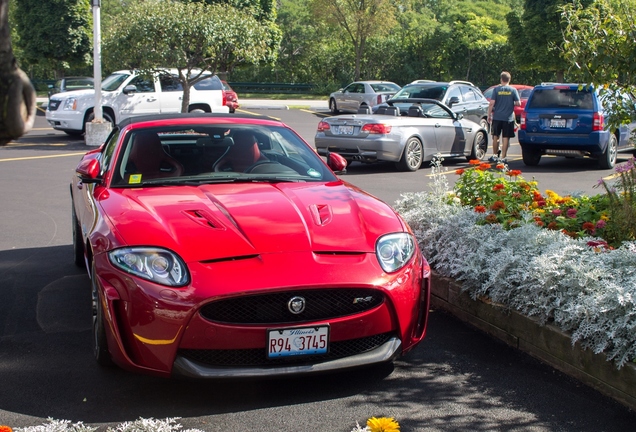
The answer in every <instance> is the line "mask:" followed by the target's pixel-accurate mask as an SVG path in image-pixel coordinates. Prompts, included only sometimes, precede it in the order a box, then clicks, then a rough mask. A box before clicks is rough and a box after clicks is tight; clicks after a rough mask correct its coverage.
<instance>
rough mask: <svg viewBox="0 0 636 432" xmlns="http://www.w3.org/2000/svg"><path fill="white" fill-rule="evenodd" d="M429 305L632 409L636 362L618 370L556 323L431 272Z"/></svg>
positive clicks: (634, 406) (635, 395)
mask: <svg viewBox="0 0 636 432" xmlns="http://www.w3.org/2000/svg"><path fill="white" fill-rule="evenodd" d="M433 277H434V283H432V284H431V305H432V306H433V307H436V308H439V309H443V310H445V311H447V312H450V313H451V314H452V315H454V316H455V317H457V318H458V319H460V320H462V321H464V322H466V323H468V324H470V325H472V326H474V327H476V328H478V329H479V330H482V331H484V332H486V333H488V334H489V335H491V336H493V337H495V338H497V339H499V340H501V341H503V342H504V343H506V344H507V345H510V346H512V347H513V348H516V349H518V350H521V351H523V352H525V353H527V354H529V355H531V356H532V357H534V358H536V359H538V360H540V361H541V362H543V363H546V364H548V365H550V366H552V367H554V368H555V369H557V370H559V371H561V372H563V373H565V374H566V375H569V376H570V377H572V378H574V379H577V380H578V381H580V382H582V383H584V384H586V385H588V386H590V387H592V388H594V389H596V390H598V391H599V392H601V393H603V394H604V395H606V396H608V397H610V398H612V399H614V400H616V401H618V402H620V403H621V404H623V405H625V406H626V407H627V408H629V409H631V410H634V411H636V363H633V362H632V363H627V364H625V366H623V367H622V368H621V369H617V368H616V366H615V365H614V363H612V362H611V361H608V360H607V359H606V357H605V355H603V354H594V352H592V351H591V350H589V349H586V350H584V349H582V348H581V346H580V344H578V343H577V344H575V345H574V346H573V345H572V343H571V337H570V335H569V334H568V333H566V332H564V331H562V330H561V329H559V328H558V327H556V326H553V325H550V324H547V325H541V324H540V323H539V321H538V320H536V319H534V318H531V317H527V316H525V315H522V314H520V313H518V312H515V311H512V310H510V309H508V308H507V307H505V306H504V305H499V304H495V303H492V302H489V301H488V299H478V300H473V299H471V298H470V296H469V295H468V294H467V293H465V292H462V289H461V288H462V286H461V284H460V283H458V282H456V281H455V280H454V279H451V278H446V277H443V276H439V275H437V274H435V273H434V274H433Z"/></svg>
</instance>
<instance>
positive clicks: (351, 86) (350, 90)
mask: <svg viewBox="0 0 636 432" xmlns="http://www.w3.org/2000/svg"><path fill="white" fill-rule="evenodd" d="M355 89H356V85H355V84H349V85H348V86H346V87H345V88H344V90H343V91H342V92H343V93H353V92H355V91H356V90H355Z"/></svg>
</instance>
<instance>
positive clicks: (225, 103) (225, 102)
mask: <svg viewBox="0 0 636 432" xmlns="http://www.w3.org/2000/svg"><path fill="white" fill-rule="evenodd" d="M223 105H227V95H226V94H225V92H223Z"/></svg>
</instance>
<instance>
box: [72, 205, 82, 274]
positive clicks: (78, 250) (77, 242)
mask: <svg viewBox="0 0 636 432" xmlns="http://www.w3.org/2000/svg"><path fill="white" fill-rule="evenodd" d="M71 218H72V220H73V221H72V224H73V257H74V260H73V261H74V262H75V265H76V266H78V267H84V266H85V263H84V241H83V239H82V231H81V227H80V224H79V221H78V220H77V215H76V214H75V206H74V205H73V203H72V202H71Z"/></svg>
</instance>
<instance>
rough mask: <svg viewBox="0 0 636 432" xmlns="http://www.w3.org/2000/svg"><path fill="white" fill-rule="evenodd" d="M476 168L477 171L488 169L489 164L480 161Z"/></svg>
mask: <svg viewBox="0 0 636 432" xmlns="http://www.w3.org/2000/svg"><path fill="white" fill-rule="evenodd" d="M476 169H478V170H479V171H486V170H489V169H490V164H489V163H486V162H482V163H480V164H479V166H478V167H477V168H476Z"/></svg>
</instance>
